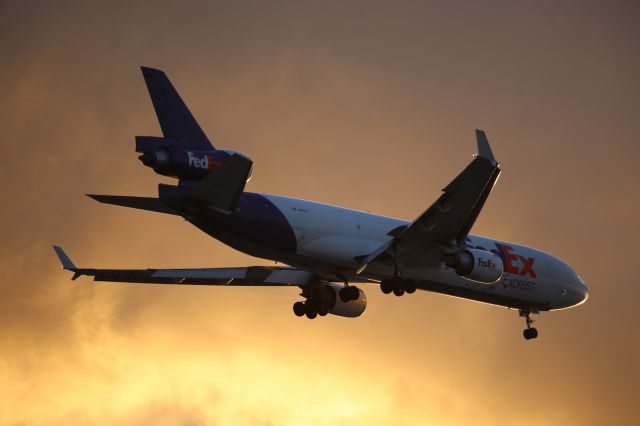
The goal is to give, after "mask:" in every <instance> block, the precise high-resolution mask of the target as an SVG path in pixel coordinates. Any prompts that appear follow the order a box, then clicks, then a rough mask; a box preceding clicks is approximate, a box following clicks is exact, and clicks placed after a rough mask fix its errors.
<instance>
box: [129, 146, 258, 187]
mask: <svg viewBox="0 0 640 426" xmlns="http://www.w3.org/2000/svg"><path fill="white" fill-rule="evenodd" d="M136 152H139V153H141V155H140V156H139V157H138V159H140V161H142V164H144V165H145V166H147V167H150V168H152V169H153V170H154V171H155V172H156V173H158V174H160V175H163V176H169V177H173V178H177V179H186V180H201V179H203V178H205V177H206V176H207V175H208V174H209V172H211V170H214V169H217V168H220V166H222V164H223V163H224V162H225V161H226V160H227V159H228V158H229V157H231V156H232V155H233V154H238V155H240V156H242V157H245V158H246V159H248V160H250V158H249V157H248V156H247V155H245V154H243V153H241V152H237V151H232V150H220V149H209V150H198V149H190V148H188V147H187V144H186V142H183V141H180V140H176V139H169V138H162V137H155V136H136ZM251 172H253V168H252V170H251ZM251 172H250V173H249V177H248V178H247V181H249V179H251Z"/></svg>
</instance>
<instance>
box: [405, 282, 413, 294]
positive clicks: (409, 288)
mask: <svg viewBox="0 0 640 426" xmlns="http://www.w3.org/2000/svg"><path fill="white" fill-rule="evenodd" d="M404 291H406V292H407V293H409V294H413V293H415V292H416V282H415V281H413V280H405V281H404Z"/></svg>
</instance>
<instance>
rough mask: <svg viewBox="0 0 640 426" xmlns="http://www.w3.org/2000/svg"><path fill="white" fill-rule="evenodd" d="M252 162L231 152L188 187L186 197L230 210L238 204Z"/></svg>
mask: <svg viewBox="0 0 640 426" xmlns="http://www.w3.org/2000/svg"><path fill="white" fill-rule="evenodd" d="M251 167H253V162H252V161H251V160H249V159H248V158H246V157H243V156H242V155H238V154H233V155H232V156H231V157H229V158H228V159H227V160H226V161H225V162H224V163H223V164H222V166H220V168H218V169H213V170H212V171H211V172H210V173H209V174H208V175H207V177H205V178H204V179H203V180H202V181H200V183H199V185H198V186H196V187H194V188H193V189H190V190H189V191H188V192H187V194H186V198H187V199H188V200H191V201H195V202H197V203H202V204H205V205H207V206H210V207H214V208H216V209H220V210H224V211H227V212H232V211H234V210H235V209H236V207H237V206H238V201H239V200H240V195H242V192H243V191H244V186H245V185H246V183H247V178H248V177H249V173H251Z"/></svg>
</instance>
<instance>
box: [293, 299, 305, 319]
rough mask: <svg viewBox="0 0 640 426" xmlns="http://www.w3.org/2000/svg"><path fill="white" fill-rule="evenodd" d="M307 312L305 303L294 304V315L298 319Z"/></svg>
mask: <svg viewBox="0 0 640 426" xmlns="http://www.w3.org/2000/svg"><path fill="white" fill-rule="evenodd" d="M305 312H306V308H305V306H304V303H303V302H296V303H294V304H293V313H294V314H295V315H296V316H297V317H301V316H303V315H304V314H305Z"/></svg>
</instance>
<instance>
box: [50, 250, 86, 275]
mask: <svg viewBox="0 0 640 426" xmlns="http://www.w3.org/2000/svg"><path fill="white" fill-rule="evenodd" d="M53 249H54V250H55V252H56V254H57V255H58V258H59V259H60V263H62V268H63V269H66V270H68V271H73V272H74V274H73V277H72V278H71V279H72V280H75V279H76V278H78V277H79V276H80V275H82V274H81V273H80V272H78V268H76V265H74V264H73V262H72V261H71V259H69V256H67V253H65V252H64V250H62V247H60V246H53Z"/></svg>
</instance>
